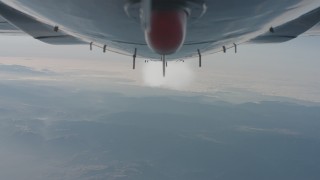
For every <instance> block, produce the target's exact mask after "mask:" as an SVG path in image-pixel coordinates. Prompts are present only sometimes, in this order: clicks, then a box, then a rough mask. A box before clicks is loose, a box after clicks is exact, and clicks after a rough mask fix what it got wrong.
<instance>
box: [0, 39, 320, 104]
mask: <svg viewBox="0 0 320 180" xmlns="http://www.w3.org/2000/svg"><path fill="white" fill-rule="evenodd" d="M0 38H1V42H5V43H3V45H2V49H1V60H0V63H2V64H20V65H24V66H30V67H36V68H37V67H38V68H46V69H52V68H53V69H54V70H58V71H59V70H60V71H70V70H72V69H82V70H83V73H85V70H88V71H97V72H96V74H95V75H90V76H92V78H90V80H91V81H98V79H97V76H108V73H110V72H116V75H115V74H113V76H112V77H113V78H124V79H129V80H130V81H133V82H134V83H135V84H136V85H139V86H140V85H142V86H152V87H161V88H169V89H175V90H180V91H191V92H203V93H212V92H219V91H228V90H229V91H230V89H239V90H247V91H252V92H257V93H260V94H265V95H273V96H283V97H290V98H296V99H301V100H307V101H315V102H320V78H319V77H320V71H319V70H318V67H319V66H320V61H319V60H318V56H319V51H318V47H319V45H320V41H319V40H320V38H318V37H299V38H297V39H295V40H293V41H290V42H286V43H281V44H262V45H253V44H250V45H241V46H239V50H238V51H239V53H238V54H234V53H233V50H230V51H229V52H228V53H226V54H223V53H217V54H213V55H209V56H205V57H204V60H203V68H201V69H199V68H198V61H197V59H190V60H187V61H186V63H181V62H169V67H168V69H167V77H166V78H165V79H164V78H162V75H161V64H160V63H157V62H154V63H149V64H145V63H144V59H139V61H138V64H137V70H136V71H133V70H132V69H131V66H132V65H131V63H132V60H131V57H125V56H121V55H118V54H114V53H111V52H107V53H106V54H103V53H102V50H101V49H94V51H92V52H90V51H89V47H88V46H52V45H47V44H44V43H42V42H40V41H37V40H34V39H32V38H31V37H27V36H1V37H0ZM8 57H9V58H8ZM17 57H18V58H17ZM94 76H96V77H94Z"/></svg>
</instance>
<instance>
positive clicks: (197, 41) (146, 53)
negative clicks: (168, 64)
mask: <svg viewBox="0 0 320 180" xmlns="http://www.w3.org/2000/svg"><path fill="white" fill-rule="evenodd" d="M153 1H156V2H158V0H153ZM2 2H4V3H6V4H8V5H10V6H11V7H13V8H15V9H17V10H19V11H21V12H24V13H26V14H29V15H31V16H32V17H34V18H36V19H38V20H39V21H41V22H44V23H46V24H49V25H52V26H58V27H59V28H60V29H63V30H64V31H65V32H67V33H68V34H70V35H73V36H75V37H78V38H80V39H82V40H84V41H86V42H88V43H90V42H93V43H95V44H99V45H101V46H106V47H108V48H113V49H117V50H121V51H123V52H125V53H126V54H128V55H133V54H135V55H136V56H141V57H146V58H150V59H153V58H154V59H160V55H163V54H166V59H168V60H170V59H179V58H188V57H192V56H199V55H200V53H199V52H201V53H202V54H209V53H213V52H215V51H220V50H221V51H223V50H225V49H228V48H230V47H234V46H236V44H239V43H243V42H246V41H248V40H250V39H252V38H254V37H256V36H258V35H260V34H263V33H265V32H267V31H269V28H270V27H275V26H278V25H281V24H283V23H286V22H288V21H290V20H292V19H295V18H297V17H299V16H301V15H303V14H304V13H306V12H308V11H311V10H313V9H315V8H317V7H319V6H320V1H319V0H282V1H279V0H245V1H239V0H223V1H217V0H191V1H190V0H178V1H175V0H172V2H179V3H182V4H183V5H182V6H180V5H179V4H173V5H172V8H173V9H174V8H175V6H178V7H177V8H178V10H176V9H174V11H173V13H172V14H173V15H174V16H177V19H178V20H177V21H176V22H179V23H180V20H181V19H182V20H181V22H182V23H185V24H182V25H181V27H174V28H173V29H176V28H182V31H183V30H184V29H183V28H184V27H183V26H186V27H185V31H186V32H183V33H185V34H180V35H181V37H179V38H180V39H179V38H177V40H176V42H162V41H160V42H159V40H157V39H151V40H150V38H154V37H155V38H156V37H157V36H160V35H161V34H160V35H159V34H156V35H155V36H152V35H150V36H149V37H147V36H148V34H147V33H146V31H148V30H150V29H148V28H150V27H151V28H152V20H150V18H151V19H152V17H153V16H152V13H153V10H154V9H156V10H158V9H161V8H162V7H160V6H161V3H160V5H159V7H158V6H157V7H152V8H151V9H150V10H151V12H145V11H146V9H144V12H145V14H144V18H147V20H146V19H142V17H141V16H140V15H139V14H138V15H137V14H135V13H136V12H135V11H136V9H135V8H137V7H135V5H134V3H135V2H138V1H127V0H2ZM130 3H131V4H130ZM132 3H133V4H132ZM141 3H142V4H143V2H141ZM192 3H195V4H192ZM128 6H129V7H128ZM189 6H195V7H190V8H189ZM197 6H198V7H197ZM128 8H131V9H129V10H128ZM141 8H142V9H143V7H141ZM172 8H171V9H172ZM190 9H191V10H190ZM192 9H194V10H192ZM188 10H190V11H191V12H188ZM192 11H193V12H192ZM184 13H186V14H187V15H186V16H185V15H184ZM188 13H189V14H188ZM150 14H151V15H150ZM154 14H155V15H159V14H156V13H154ZM154 14H153V15H154ZM160 15H162V14H161V13H160ZM155 18H159V17H155ZM160 19H161V17H160ZM184 21H185V22H184ZM172 23H175V20H172ZM157 26H161V24H160V25H157ZM166 26H170V24H166ZM182 31H181V32H182ZM181 32H180V31H179V32H177V31H174V32H172V33H178V34H179V33H181ZM156 33H159V32H156ZM183 36H185V37H183ZM146 39H147V40H146ZM148 40H150V41H153V40H154V41H155V42H148V43H149V46H148V43H147V41H148ZM161 43H162V44H161ZM165 43H169V45H171V46H172V47H170V48H171V49H170V48H167V49H166V48H164V47H167V46H168V44H165ZM170 43H172V44H170ZM179 43H182V44H179ZM163 44H165V45H163ZM150 46H153V47H151V48H150ZM180 46H181V47H180Z"/></svg>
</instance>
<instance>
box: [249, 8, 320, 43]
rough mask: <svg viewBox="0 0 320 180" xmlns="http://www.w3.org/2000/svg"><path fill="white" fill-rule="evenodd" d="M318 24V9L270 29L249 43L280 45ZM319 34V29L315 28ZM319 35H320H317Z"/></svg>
mask: <svg viewBox="0 0 320 180" xmlns="http://www.w3.org/2000/svg"><path fill="white" fill-rule="evenodd" d="M319 22H320V7H319V8H317V9H314V10H312V11H310V12H309V13H306V14H304V15H302V16H300V17H298V18H297V19H294V20H292V21H290V22H287V23H285V24H283V25H280V26H278V27H271V28H270V29H269V31H268V32H266V33H265V34H262V35H260V36H258V37H256V38H254V39H252V40H250V41H249V43H281V42H286V41H289V40H292V39H294V38H296V37H298V36H299V35H301V34H304V33H305V32H308V30H309V29H312V28H313V27H314V26H316V25H317V24H318V23H319ZM317 30H318V32H320V28H319V27H318V28H317ZM319 34H320V33H319Z"/></svg>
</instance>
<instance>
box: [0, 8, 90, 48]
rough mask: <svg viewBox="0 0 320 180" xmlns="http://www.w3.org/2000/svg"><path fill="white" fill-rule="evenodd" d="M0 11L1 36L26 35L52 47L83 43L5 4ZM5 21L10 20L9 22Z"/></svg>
mask: <svg viewBox="0 0 320 180" xmlns="http://www.w3.org/2000/svg"><path fill="white" fill-rule="evenodd" d="M0 3H1V2H0ZM0 11H1V14H2V16H0V33H2V34H24V33H26V34H28V35H31V36H32V37H34V38H35V39H38V40H40V41H42V42H45V43H48V44H54V45H64V44H84V43H85V42H83V41H82V40H80V39H78V38H76V37H73V36H71V35H69V34H66V33H64V32H63V31H60V30H59V29H57V27H52V26H49V25H47V24H44V23H43V22H41V21H38V20H37V19H35V18H33V17H31V16H29V15H27V14H25V13H22V12H20V11H17V10H16V9H14V8H11V7H10V6H8V5H6V4H3V3H1V6H0ZM6 19H10V22H9V21H7V20H6ZM13 24H14V25H13Z"/></svg>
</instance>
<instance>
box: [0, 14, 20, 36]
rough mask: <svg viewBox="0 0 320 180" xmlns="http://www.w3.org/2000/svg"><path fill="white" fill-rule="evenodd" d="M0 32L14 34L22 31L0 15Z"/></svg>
mask: <svg viewBox="0 0 320 180" xmlns="http://www.w3.org/2000/svg"><path fill="white" fill-rule="evenodd" d="M0 34H10V35H16V34H23V32H22V31H21V30H20V29H19V28H17V27H15V26H13V25H12V24H10V23H9V22H8V21H7V20H6V19H4V18H3V17H2V16H0Z"/></svg>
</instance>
